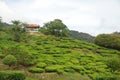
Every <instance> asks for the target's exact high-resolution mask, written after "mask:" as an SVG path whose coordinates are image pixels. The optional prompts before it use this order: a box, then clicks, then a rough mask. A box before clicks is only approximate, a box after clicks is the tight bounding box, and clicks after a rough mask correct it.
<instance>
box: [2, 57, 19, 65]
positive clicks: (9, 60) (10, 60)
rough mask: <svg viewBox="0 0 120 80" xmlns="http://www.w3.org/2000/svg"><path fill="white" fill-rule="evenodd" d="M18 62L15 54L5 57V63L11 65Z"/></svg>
mask: <svg viewBox="0 0 120 80" xmlns="http://www.w3.org/2000/svg"><path fill="white" fill-rule="evenodd" d="M16 62H17V60H16V58H15V57H14V56H13V55H7V56H6V57H5V58H4V59H3V63H4V64H6V65H9V66H12V65H15V64H16Z"/></svg>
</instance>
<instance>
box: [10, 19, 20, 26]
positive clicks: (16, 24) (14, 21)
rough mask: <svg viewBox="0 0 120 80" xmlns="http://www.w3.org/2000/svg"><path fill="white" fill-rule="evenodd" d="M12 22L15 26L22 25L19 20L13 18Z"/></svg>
mask: <svg viewBox="0 0 120 80" xmlns="http://www.w3.org/2000/svg"><path fill="white" fill-rule="evenodd" d="M11 22H12V24H13V25H14V26H20V25H21V24H22V22H20V21H19V20H12V21H11Z"/></svg>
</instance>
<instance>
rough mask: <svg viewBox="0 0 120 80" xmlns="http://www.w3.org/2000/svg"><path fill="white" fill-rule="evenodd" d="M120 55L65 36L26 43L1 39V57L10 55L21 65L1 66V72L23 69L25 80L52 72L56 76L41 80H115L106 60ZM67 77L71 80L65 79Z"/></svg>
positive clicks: (34, 38) (37, 39) (117, 52)
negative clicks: (25, 75) (26, 77)
mask: <svg viewBox="0 0 120 80" xmlns="http://www.w3.org/2000/svg"><path fill="white" fill-rule="evenodd" d="M119 53H120V52H119V51H117V50H112V49H106V48H103V47H100V46H97V45H95V44H92V43H87V42H84V41H80V40H75V39H71V38H64V37H53V36H32V37H30V38H29V41H28V42H19V43H18V42H14V41H11V40H0V58H1V59H3V58H4V57H5V56H7V55H9V54H11V55H13V56H15V57H16V58H17V59H18V61H19V62H20V63H21V64H20V65H16V66H17V67H16V66H13V67H12V68H8V66H7V67H6V68H5V67H4V68H2V67H0V70H6V69H7V70H11V69H12V70H18V69H20V70H23V71H25V73H26V74H27V76H28V80H30V79H31V80H38V78H40V77H42V75H47V74H49V75H50V74H53V73H54V74H57V76H58V75H59V77H57V78H55V76H53V77H54V78H51V77H49V79H48V77H44V78H43V80H54V79H55V80H65V79H66V80H71V79H72V80H114V75H115V74H113V73H112V72H111V69H110V68H108V66H107V65H106V63H105V61H106V59H108V58H110V57H111V56H115V55H116V54H119ZM18 54H19V56H18ZM21 65H23V66H21ZM71 73H72V75H71ZM66 74H69V75H66ZM61 75H62V77H60V76H61ZM70 75H71V76H73V77H74V78H66V77H65V76H68V77H70ZM74 75H77V76H78V77H76V76H74ZM117 75H119V74H117ZM35 76H37V77H36V78H35ZM39 76H40V77H39ZM63 76H64V77H63ZM32 78H33V79H32ZM41 80H42V79H41ZM115 80H117V79H115Z"/></svg>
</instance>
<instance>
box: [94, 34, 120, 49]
mask: <svg viewBox="0 0 120 80" xmlns="http://www.w3.org/2000/svg"><path fill="white" fill-rule="evenodd" d="M94 41H95V44H97V45H100V46H103V47H107V48H112V49H118V50H120V36H119V35H117V34H100V35H98V36H97V37H96V38H95V40H94Z"/></svg>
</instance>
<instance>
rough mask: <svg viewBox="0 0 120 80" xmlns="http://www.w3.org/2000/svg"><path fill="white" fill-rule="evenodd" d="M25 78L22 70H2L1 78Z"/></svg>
mask: <svg viewBox="0 0 120 80" xmlns="http://www.w3.org/2000/svg"><path fill="white" fill-rule="evenodd" d="M25 78H26V76H25V73H24V72H22V71H0V80H25Z"/></svg>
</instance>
